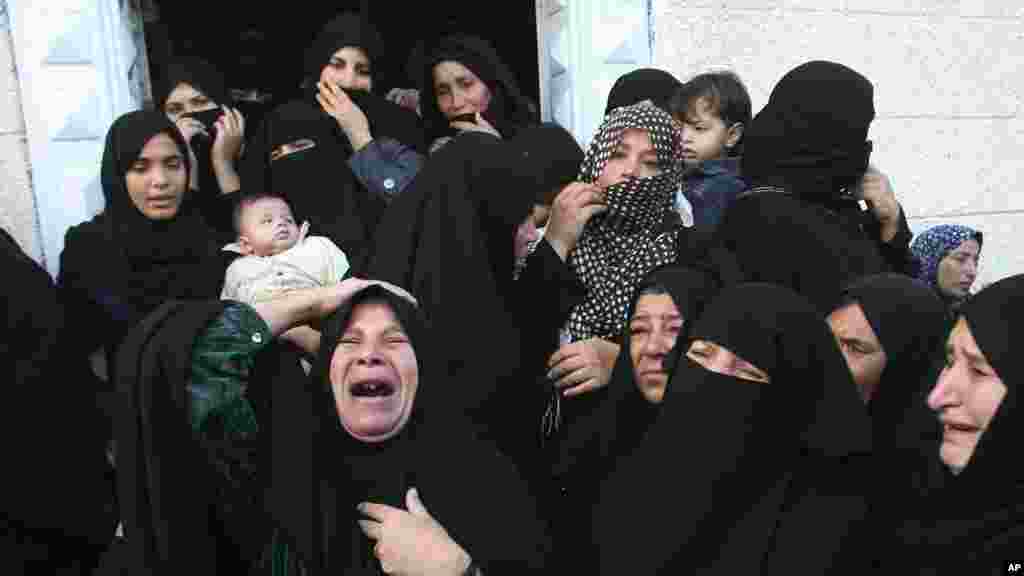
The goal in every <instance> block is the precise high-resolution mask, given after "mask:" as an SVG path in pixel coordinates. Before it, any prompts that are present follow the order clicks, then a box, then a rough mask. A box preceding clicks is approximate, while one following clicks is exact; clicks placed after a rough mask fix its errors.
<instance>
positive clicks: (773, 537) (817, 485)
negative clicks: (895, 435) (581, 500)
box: [593, 284, 871, 574]
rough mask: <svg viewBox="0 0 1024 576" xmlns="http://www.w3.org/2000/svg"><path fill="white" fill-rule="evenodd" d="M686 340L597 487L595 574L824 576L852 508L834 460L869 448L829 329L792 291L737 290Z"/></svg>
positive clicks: (854, 500)
mask: <svg viewBox="0 0 1024 576" xmlns="http://www.w3.org/2000/svg"><path fill="white" fill-rule="evenodd" d="M688 336H689V342H690V343H691V346H690V350H689V352H687V354H686V355H685V357H683V358H681V359H680V360H679V364H678V365H677V366H676V367H675V372H674V373H673V375H672V378H671V380H670V382H669V384H668V389H667V390H666V392H665V398H664V401H663V403H662V406H661V410H660V412H659V414H658V416H657V418H656V420H655V422H654V423H653V424H652V425H651V426H650V427H649V428H648V431H647V435H646V437H645V439H644V441H643V443H642V444H641V445H640V447H639V449H637V450H636V451H634V453H633V454H632V455H631V456H630V457H629V458H628V459H625V460H623V461H622V462H621V463H620V465H619V466H618V467H617V468H616V472H615V473H614V474H613V475H612V476H611V477H610V478H609V479H608V480H607V481H606V483H605V484H604V485H603V486H602V488H601V499H600V501H599V503H598V504H597V508H596V510H595V512H594V518H595V520H594V532H593V534H594V538H595V544H596V545H597V546H599V547H600V568H601V573H607V574H621V573H626V572H628V573H632V574H663V573H669V572H673V573H674V572H686V573H698V574H736V573H753V574H759V573H760V574H774V573H790V572H794V571H806V572H808V573H822V572H825V571H826V570H827V569H828V568H829V567H831V566H832V559H833V557H834V556H835V555H836V554H837V553H838V551H839V550H840V549H841V548H842V546H843V543H844V539H845V536H846V533H847V531H848V526H849V525H850V524H851V523H852V522H853V521H855V520H857V519H858V518H859V515H861V514H862V513H863V498H862V497H860V496H859V495H858V494H856V490H855V487H854V488H851V487H850V486H849V484H850V483H855V480H853V479H849V478H848V476H850V475H851V474H852V475H854V476H857V474H856V470H857V469H856V468H855V467H851V465H850V464H848V463H847V462H846V459H847V458H848V457H850V456H852V455H856V454H862V453H865V452H869V451H870V442H871V440H870V425H869V422H868V421H867V418H866V415H865V414H864V412H863V408H862V406H861V404H860V402H859V400H858V399H857V395H856V392H855V390H854V387H853V382H852V379H851V377H850V374H849V372H848V370H847V368H846V366H845V364H844V362H843V359H842V357H841V355H840V354H839V351H838V349H836V348H835V344H834V343H833V342H832V337H831V334H830V333H829V332H828V329H827V327H826V326H825V324H824V322H822V321H821V317H820V315H818V314H817V312H816V310H815V309H814V307H813V306H811V305H810V303H808V302H807V301H806V300H805V299H804V298H801V297H799V296H798V295H796V294H794V293H793V292H791V291H789V290H787V289H784V288H781V287H777V286H771V285H765V284H744V285H739V286H735V287H732V288H728V289H726V290H725V291H723V292H722V293H721V294H720V295H719V296H717V297H716V298H715V299H713V300H712V301H711V303H710V304H709V305H708V307H707V308H705V310H704V313H703V315H702V316H701V317H700V319H698V321H697V324H696V326H695V327H694V328H693V330H692V331H690V332H689V333H688ZM715 350H717V352H715ZM728 354H732V355H734V357H736V358H738V359H739V360H743V361H745V362H746V363H747V365H746V368H743V364H744V363H743V362H739V360H734V361H733V362H732V363H731V364H727V365H722V364H720V363H719V359H720V358H724V357H726V356H727V355H728ZM638 526H642V527H643V529H637V527H638Z"/></svg>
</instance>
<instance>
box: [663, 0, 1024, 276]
mask: <svg viewBox="0 0 1024 576" xmlns="http://www.w3.org/2000/svg"><path fill="white" fill-rule="evenodd" d="M653 2H654V4H653V6H654V10H653V19H654V28H655V42H654V56H653V61H654V65H655V66H657V67H659V68H664V69H666V70H669V71H670V72H672V73H673V74H675V75H676V76H677V77H679V78H680V79H681V80H686V79H687V78H689V77H691V76H693V75H694V74H697V73H700V72H703V71H705V70H707V69H708V68H711V67H721V66H724V67H728V68H731V69H732V70H734V71H736V72H737V73H738V74H739V75H740V76H741V77H742V78H743V80H744V82H745V83H746V84H747V88H748V89H749V90H750V93H751V97H752V99H753V103H754V111H755V113H756V111H757V110H759V109H760V108H761V107H762V106H763V105H764V104H765V103H766V102H767V100H768V94H769V93H770V91H771V88H772V86H774V84H775V82H777V81H778V79H779V78H781V77H782V75H783V74H785V73H786V72H787V71H789V70H790V69H792V68H793V67H795V66H797V65H798V64H801V63H803V62H805V61H808V60H815V59H826V60H834V61H838V62H841V63H843V64H845V65H847V66H850V67H851V68H854V69H855V70H858V71H859V72H861V73H863V74H864V75H865V76H867V77H868V78H870V79H871V80H872V81H873V82H874V85H875V108H876V110H877V113H878V117H877V119H876V120H875V122H874V123H873V124H872V127H871V138H872V140H873V141H874V154H873V160H874V162H875V163H876V164H877V165H878V167H879V168H880V169H881V170H883V171H885V172H887V173H889V174H890V176H891V179H892V181H893V185H894V187H895V189H896V194H897V197H898V198H899V200H900V202H901V203H902V205H903V207H904V209H905V210H906V212H907V215H908V216H909V217H910V218H911V228H912V229H914V230H915V232H916V231H919V230H922V229H924V228H927V227H928V226H931V225H934V224H937V223H941V222H953V223H962V224H965V225H968V226H974V227H977V228H979V229H981V230H982V231H983V232H984V233H985V247H984V249H983V252H982V264H981V274H980V277H979V284H978V285H979V286H980V285H982V284H984V283H988V282H992V281H994V280H996V279H998V278H1001V277H1005V276H1007V275H1011V274H1014V273H1021V272H1024V250H1021V246H1024V194H1021V193H1019V192H1018V188H1019V187H1020V185H1021V183H1022V182H1024V138H1022V136H1024V117H1022V112H1021V96H1022V92H1024V73H1022V72H1021V71H1022V70H1024V3H1022V2H1020V1H1018V0H653Z"/></svg>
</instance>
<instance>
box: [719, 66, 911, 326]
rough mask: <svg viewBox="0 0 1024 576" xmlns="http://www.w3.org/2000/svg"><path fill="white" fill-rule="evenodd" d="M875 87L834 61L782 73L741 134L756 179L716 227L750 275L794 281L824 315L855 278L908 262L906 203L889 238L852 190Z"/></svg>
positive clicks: (745, 167) (750, 176)
mask: <svg viewBox="0 0 1024 576" xmlns="http://www.w3.org/2000/svg"><path fill="white" fill-rule="evenodd" d="M873 94H874V87H873V86H872V84H871V82H870V81H868V79H867V78H865V77H864V76H862V75H861V74H859V73H857V72H856V71H854V70H851V69H849V68H847V67H845V66H843V65H841V64H836V63H833V62H823V61H816V62H808V63H806V64H803V65H801V66H798V67H797V68H795V69H793V70H791V71H790V72H788V73H787V74H786V75H785V76H783V78H782V79H781V80H779V83H778V84H777V85H776V86H775V88H774V89H773V90H772V94H771V96H770V98H769V101H768V104H767V105H766V106H765V107H764V108H763V109H762V110H761V111H760V112H759V113H758V114H757V115H756V116H755V117H754V120H753V121H752V122H751V125H750V127H749V128H748V129H747V131H746V132H745V134H744V154H743V160H742V166H741V173H742V174H743V177H744V178H745V179H747V180H748V181H750V182H751V185H752V188H751V190H749V191H747V192H745V193H743V194H741V195H740V197H739V198H738V199H737V201H736V202H734V203H733V205H732V206H731V207H730V209H729V210H728V211H726V214H725V216H724V218H723V221H722V222H721V224H720V225H719V227H718V229H717V230H716V231H715V237H716V239H717V242H718V243H719V244H720V245H722V246H724V247H725V248H726V249H728V250H729V251H730V252H732V253H733V254H734V255H735V257H736V259H737V261H738V263H739V266H740V268H741V269H742V271H743V273H744V274H745V277H746V279H747V281H749V282H770V283H776V284H780V285H783V286H787V287H789V288H791V289H793V290H795V291H796V292H797V293H799V294H801V295H803V296H805V297H807V298H810V299H811V300H812V301H813V302H814V303H815V304H816V305H817V306H818V307H819V308H820V309H821V312H822V314H823V315H824V314H827V313H828V312H829V311H830V310H831V309H832V306H834V305H835V303H836V301H837V298H838V295H839V292H840V291H842V289H843V288H844V287H845V286H847V285H848V284H849V283H850V282H853V281H854V280H856V279H857V278H860V277H862V276H867V275H870V274H880V273H883V272H890V271H892V272H901V273H908V272H909V268H910V258H909V252H908V250H907V248H908V246H909V243H910V229H909V227H908V225H907V223H906V218H905V216H904V215H903V211H902V210H901V209H900V210H899V214H898V216H897V217H898V231H896V232H895V233H894V236H893V237H892V238H890V239H888V240H887V241H884V242H883V241H882V237H881V231H882V226H881V224H880V223H879V221H878V220H877V219H876V218H875V217H874V216H873V214H870V213H867V212H862V211H861V209H860V207H859V206H858V204H857V198H856V197H855V196H854V194H853V191H854V190H855V189H856V188H857V186H858V185H859V183H860V182H861V180H862V178H863V177H864V175H865V172H866V171H867V170H868V167H869V166H868V159H869V156H870V153H871V143H870V142H869V141H868V139H867V138H868V127H869V125H870V124H871V121H872V120H873V119H874V117H875V108H874V101H873V98H874V96H873ZM896 207H897V208H898V204H897V205H896Z"/></svg>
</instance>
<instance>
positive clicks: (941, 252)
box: [910, 224, 983, 314]
mask: <svg viewBox="0 0 1024 576" xmlns="http://www.w3.org/2000/svg"><path fill="white" fill-rule="evenodd" d="M982 240H983V237H982V233H981V232H979V231H977V230H974V229H972V228H968V227H967V226H959V225H956V224H942V225H939V226H935V227H933V228H929V229H928V230H925V231H924V232H922V233H921V234H919V235H918V236H917V238H915V239H914V243H913V244H912V245H911V247H910V249H911V251H912V252H913V254H914V258H915V259H917V262H918V271H917V278H918V279H919V280H921V281H922V282H924V283H925V284H927V285H928V286H931V287H932V289H934V290H935V292H936V293H938V295H939V296H940V297H941V298H942V300H943V301H944V302H946V306H947V307H948V308H949V310H950V312H951V313H954V314H955V313H956V310H957V308H959V307H960V305H961V304H963V303H964V301H966V300H967V299H968V298H969V297H970V295H971V286H973V285H974V280H975V279H976V278H977V277H978V260H979V259H980V258H981V245H982Z"/></svg>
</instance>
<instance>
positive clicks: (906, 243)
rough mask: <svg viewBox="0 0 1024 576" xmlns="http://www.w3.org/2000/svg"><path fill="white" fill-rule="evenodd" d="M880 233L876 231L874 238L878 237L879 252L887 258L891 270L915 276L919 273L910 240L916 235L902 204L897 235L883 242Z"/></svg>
mask: <svg viewBox="0 0 1024 576" xmlns="http://www.w3.org/2000/svg"><path fill="white" fill-rule="evenodd" d="M878 228H880V226H877V227H876V230H877V229H878ZM879 233H880V231H879V232H875V235H874V238H877V239H878V249H879V252H881V254H882V258H884V259H885V263H886V265H887V266H888V267H889V270H891V271H892V272H896V273H898V274H906V275H907V276H915V275H916V274H917V264H916V263H915V261H914V257H913V255H912V254H911V252H910V241H911V240H912V239H913V236H914V235H913V233H911V231H910V224H908V223H907V216H906V214H905V213H904V212H903V207H902V206H901V207H900V229H899V232H897V233H896V236H894V237H893V239H892V240H890V241H888V242H882V241H881V239H880V238H879V237H878V234H879Z"/></svg>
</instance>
